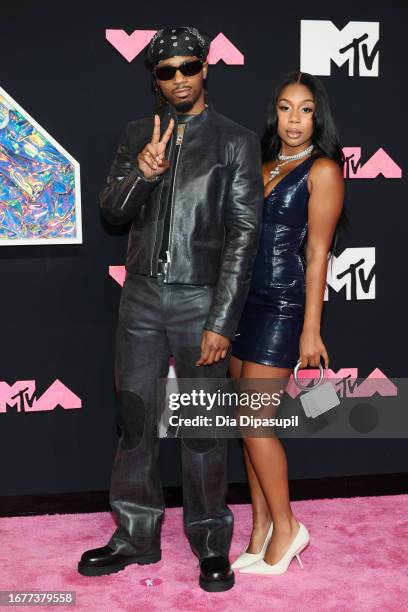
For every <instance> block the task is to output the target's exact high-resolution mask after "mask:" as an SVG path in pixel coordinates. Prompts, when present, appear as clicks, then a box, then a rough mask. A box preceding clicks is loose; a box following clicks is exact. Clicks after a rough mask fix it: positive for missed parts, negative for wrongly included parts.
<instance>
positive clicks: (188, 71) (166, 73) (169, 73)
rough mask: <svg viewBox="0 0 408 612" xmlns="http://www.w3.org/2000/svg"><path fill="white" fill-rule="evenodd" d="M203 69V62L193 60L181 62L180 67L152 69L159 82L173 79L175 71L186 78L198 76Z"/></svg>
mask: <svg viewBox="0 0 408 612" xmlns="http://www.w3.org/2000/svg"><path fill="white" fill-rule="evenodd" d="M202 68H203V62H201V61H200V60H193V61H192V62H183V63H182V64H180V66H157V67H156V68H155V69H154V74H155V75H156V78H157V79H159V81H170V79H174V77H175V75H176V72H177V70H180V72H181V74H183V75H184V76H187V77H191V76H194V75H196V74H198V73H199V72H200V71H201V70H202Z"/></svg>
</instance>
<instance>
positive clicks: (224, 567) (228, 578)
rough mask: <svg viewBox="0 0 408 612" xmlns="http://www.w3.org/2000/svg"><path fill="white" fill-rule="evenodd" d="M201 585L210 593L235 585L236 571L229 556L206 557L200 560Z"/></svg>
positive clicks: (226, 589)
mask: <svg viewBox="0 0 408 612" xmlns="http://www.w3.org/2000/svg"><path fill="white" fill-rule="evenodd" d="M199 584H200V587H201V588H202V589H203V590H204V591H209V592H210V593H220V592H221V591H228V589H231V588H232V587H233V586H234V572H233V571H232V569H231V565H230V562H229V560H228V557H221V556H219V557H205V558H204V559H201V562H200V578H199Z"/></svg>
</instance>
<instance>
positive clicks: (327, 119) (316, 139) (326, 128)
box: [261, 72, 349, 257]
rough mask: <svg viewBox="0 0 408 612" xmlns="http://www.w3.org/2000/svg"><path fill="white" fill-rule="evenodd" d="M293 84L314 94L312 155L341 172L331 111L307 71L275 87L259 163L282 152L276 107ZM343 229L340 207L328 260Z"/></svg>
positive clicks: (318, 83) (344, 217)
mask: <svg viewBox="0 0 408 612" xmlns="http://www.w3.org/2000/svg"><path fill="white" fill-rule="evenodd" d="M293 83H299V84H301V85H304V86H305V87H307V88H308V89H309V90H310V91H311V93H312V95H313V99H314V103H315V110H314V113H313V124H314V130H313V136H312V143H313V144H314V145H315V152H318V153H321V154H322V155H325V156H326V157H329V158H330V159H332V160H333V161H335V162H336V163H337V164H338V165H339V166H340V168H341V170H343V164H344V155H343V151H342V149H341V146H340V139H339V135H338V132H337V128H336V125H335V123H334V120H333V116H332V113H331V110H330V104H329V98H328V96H327V92H326V88H325V87H324V85H323V83H322V82H321V81H320V79H318V78H317V77H315V76H313V75H312V74H309V73H307V72H289V73H288V74H286V75H285V76H284V77H283V78H282V80H281V81H280V82H279V83H278V85H277V86H276V88H275V90H274V92H273V94H272V97H271V100H270V102H269V104H268V109H267V119H266V127H265V131H264V134H263V136H262V141H261V144H262V161H263V162H264V163H265V162H267V161H270V160H272V159H275V157H276V156H277V155H278V153H279V152H280V150H281V146H282V143H281V138H280V136H279V134H278V114H277V105H278V100H279V97H280V94H281V92H282V90H283V89H284V88H285V87H286V86H287V85H292V84H293ZM346 226H349V220H348V217H347V213H346V211H345V209H344V206H343V210H342V213H341V215H340V219H339V221H338V224H337V228H336V231H335V234H334V237H333V241H332V244H331V247H330V251H331V257H332V255H333V254H334V253H335V251H336V248H337V246H338V241H339V237H340V231H341V230H342V229H344V228H345V227H346Z"/></svg>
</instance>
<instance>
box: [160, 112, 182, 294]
mask: <svg viewBox="0 0 408 612" xmlns="http://www.w3.org/2000/svg"><path fill="white" fill-rule="evenodd" d="M186 129H187V123H185V124H184V129H183V133H182V135H181V140H180V144H179V150H178V155H177V162H176V167H175V169H174V177H173V190H172V192H171V200H170V206H171V208H170V223H169V245H168V251H166V260H167V265H166V272H165V274H164V282H165V283H167V282H168V278H169V268H170V264H171V257H170V253H171V243H172V237H173V233H172V221H173V208H174V207H173V201H174V189H175V187H176V177H177V167H178V163H179V159H180V155H181V147H182V146H183V140H184V136H185V133H186ZM178 138H179V136H178V133H177V136H176V143H177V139H178Z"/></svg>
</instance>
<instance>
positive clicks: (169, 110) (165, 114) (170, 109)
mask: <svg viewBox="0 0 408 612" xmlns="http://www.w3.org/2000/svg"><path fill="white" fill-rule="evenodd" d="M213 113H214V106H213V104H212V103H211V102H210V101H209V100H208V99H207V102H206V106H205V109H204V110H203V111H202V112H201V113H200V114H199V115H196V116H195V117H194V118H193V119H191V120H190V121H189V124H191V125H200V124H201V123H203V122H204V121H206V119H208V118H209V117H210V116H211V115H212V114H213ZM161 117H162V119H163V120H165V121H164V123H165V125H168V124H169V122H170V119H171V118H173V119H174V121H175V123H176V125H177V111H176V109H175V108H174V106H172V105H171V104H169V103H168V102H166V103H165V105H164V107H163V109H162V111H161Z"/></svg>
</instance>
